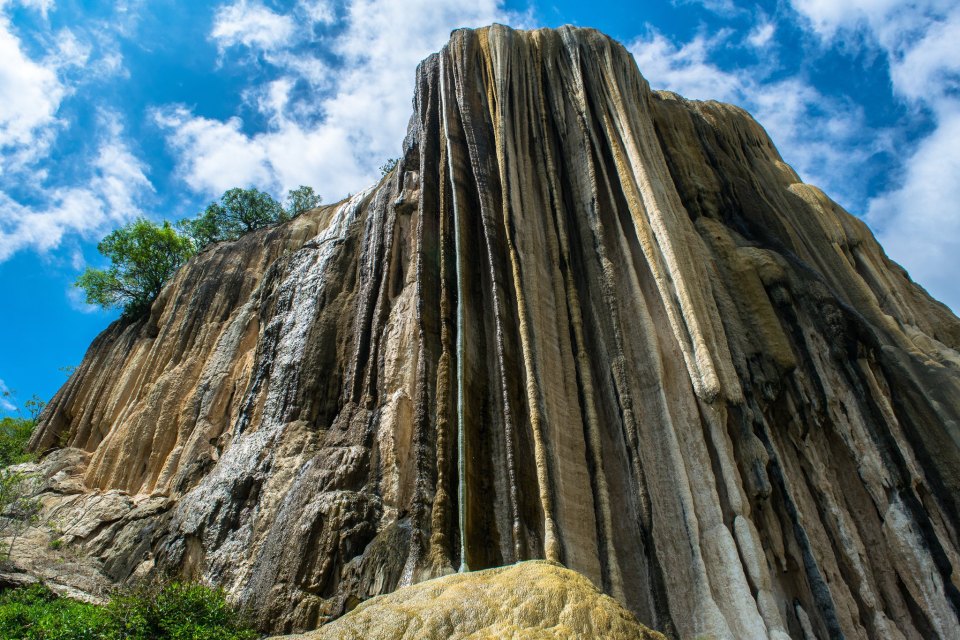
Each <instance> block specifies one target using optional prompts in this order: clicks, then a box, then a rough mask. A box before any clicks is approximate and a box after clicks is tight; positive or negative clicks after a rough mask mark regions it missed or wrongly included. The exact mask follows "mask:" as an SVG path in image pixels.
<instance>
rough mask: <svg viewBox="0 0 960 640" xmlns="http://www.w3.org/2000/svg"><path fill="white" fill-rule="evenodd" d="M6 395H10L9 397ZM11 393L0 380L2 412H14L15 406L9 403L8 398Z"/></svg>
mask: <svg viewBox="0 0 960 640" xmlns="http://www.w3.org/2000/svg"><path fill="white" fill-rule="evenodd" d="M7 394H10V395H9V396H8V395H7ZM12 395H13V392H12V391H10V389H9V388H8V387H7V385H6V383H5V382H4V381H3V379H2V378H0V409H2V410H4V411H16V410H17V405H15V404H13V403H12V402H10V400H9V397H10V396H12Z"/></svg>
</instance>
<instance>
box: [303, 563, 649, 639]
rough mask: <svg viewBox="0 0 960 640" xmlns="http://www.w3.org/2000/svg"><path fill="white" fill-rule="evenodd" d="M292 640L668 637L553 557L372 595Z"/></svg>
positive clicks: (449, 576) (455, 575)
mask: <svg viewBox="0 0 960 640" xmlns="http://www.w3.org/2000/svg"><path fill="white" fill-rule="evenodd" d="M287 638H288V640H293V639H294V638H299V639H301V640H355V639H356V640H359V639H361V638H362V639H364V640H388V639H389V640H406V639H411V640H412V639H413V638H417V639H418V640H430V639H434V638H435V639H437V640H447V639H448V638H449V639H451V640H453V639H456V638H462V639H465V638H477V639H479V638H498V639H499V638H516V639H521V638H522V639H524V640H526V639H531V640H532V639H534V638H609V639H616V638H629V639H630V640H641V639H642V640H647V639H649V640H663V639H664V636H663V635H662V634H660V633H657V632H656V631H651V630H650V629H647V628H646V627H644V626H643V625H642V624H640V623H639V622H637V619H636V618H634V617H633V615H632V614H631V613H630V612H629V611H627V610H626V609H625V608H623V606H621V605H620V603H619V602H617V601H616V600H614V599H613V598H611V597H610V596H607V595H604V594H602V593H600V591H599V590H598V589H597V588H596V587H595V586H593V584H592V583H591V582H590V581H589V580H587V579H586V578H585V577H584V576H582V575H580V574H579V573H577V572H576V571H571V570H570V569H565V568H564V567H562V566H560V565H558V564H554V563H551V562H546V561H541V560H532V561H529V562H521V563H518V564H515V565H511V566H509V567H500V568H497V569H487V570H486V571H475V572H471V573H457V574H453V575H448V576H444V577H442V578H437V579H435V580H428V581H427V582H421V583H420V584H415V585H412V586H409V587H404V588H403V589H399V590H397V591H395V592H393V593H391V594H389V595H385V596H380V597H377V598H373V599H371V600H367V601H366V602H364V603H363V604H361V605H360V606H358V607H357V608H356V609H354V610H353V611H352V612H351V613H349V614H347V615H346V616H344V617H342V618H340V619H339V620H336V621H334V622H331V623H330V624H328V625H325V626H324V627H321V628H320V629H319V630H317V631H314V632H312V633H308V634H305V635H301V636H287Z"/></svg>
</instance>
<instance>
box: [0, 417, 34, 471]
mask: <svg viewBox="0 0 960 640" xmlns="http://www.w3.org/2000/svg"><path fill="white" fill-rule="evenodd" d="M35 426H36V422H34V421H33V420H27V419H26V418H9V417H7V418H0V468H2V467H8V466H10V465H11V464H20V463H21V462H30V460H32V459H33V456H32V455H31V454H30V453H29V452H28V451H27V443H28V442H30V436H31V435H33V428H34V427H35Z"/></svg>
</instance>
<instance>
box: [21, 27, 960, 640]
mask: <svg viewBox="0 0 960 640" xmlns="http://www.w3.org/2000/svg"><path fill="white" fill-rule="evenodd" d="M958 349H960V321H958V319H957V318H956V317H954V316H953V315H952V314H951V313H950V312H949V311H948V310H947V309H946V308H945V307H944V306H943V305H941V304H939V303H937V302H936V301H934V300H932V299H931V298H930V297H928V296H927V295H926V293H925V292H924V291H923V290H922V289H920V288H919V287H918V286H916V285H915V284H914V283H912V282H911V281H910V279H909V277H908V276H907V274H906V273H905V272H904V271H903V269H901V268H900V267H899V266H897V265H896V264H894V263H893V262H891V261H890V260H889V259H888V258H887V257H886V256H885V255H884V253H883V251H882V249H881V248H880V247H879V246H878V244H877V243H876V241H875V240H874V238H873V236H872V235H871V234H870V232H869V231H868V229H867V227H866V226H865V225H864V224H863V223H862V222H861V221H860V220H858V219H856V218H854V217H852V216H850V215H849V214H847V213H846V212H844V211H843V210H842V209H840V207H838V206H837V205H836V204H835V203H833V202H832V201H831V200H830V199H829V198H827V197H826V196H825V195H824V194H823V193H822V192H821V191H819V190H818V189H816V188H814V187H811V186H809V185H806V184H803V183H802V182H801V181H800V179H799V178H798V177H797V175H796V173H794V172H793V170H791V169H790V167H789V166H787V165H786V164H785V163H784V162H783V160H782V159H781V158H780V156H779V154H778V153H777V151H776V149H775V148H774V146H773V145H772V143H771V142H770V140H769V138H768V137H767V135H766V134H765V133H764V131H763V129H762V128H761V127H760V126H759V125H758V124H757V123H756V122H754V121H753V120H752V119H751V118H750V116H749V115H748V114H747V113H745V112H744V111H742V110H740V109H738V108H735V107H732V106H729V105H725V104H720V103H716V102H691V101H687V100H684V99H683V98H681V97H679V96H676V95H674V94H670V93H663V92H652V91H650V89H649V87H648V85H647V83H646V81H645V80H644V79H643V77H642V76H641V75H640V73H639V71H638V70H637V68H636V65H635V63H634V60H633V58H632V57H631V56H630V54H629V53H628V52H627V51H626V50H625V49H624V48H623V47H622V46H620V45H619V44H617V43H616V42H614V41H612V40H610V39H609V38H607V37H605V36H603V35H601V34H599V33H597V32H595V31H591V30H586V29H574V28H569V27H564V28H561V29H558V30H539V31H527V32H522V31H514V30H511V29H509V28H507V27H503V26H499V25H495V26H492V27H489V28H486V29H480V30H459V31H456V32H454V33H453V35H452V37H451V40H450V42H449V44H448V45H447V46H446V47H444V48H443V50H442V51H440V52H439V53H437V54H434V55H432V56H431V57H429V58H428V59H426V60H425V61H424V62H423V63H422V64H421V65H420V67H419V69H418V71H417V76H416V94H415V98H414V114H413V117H412V119H411V121H410V127H409V133H408V135H407V138H406V141H405V143H404V153H403V157H402V159H401V160H400V162H399V164H398V166H397V168H396V169H395V170H394V171H392V172H391V173H390V174H389V175H388V176H387V177H386V178H384V180H383V181H381V183H380V184H378V185H376V186H375V187H372V188H371V189H369V190H367V191H365V192H363V193H360V194H357V195H355V196H353V197H352V198H350V199H349V200H347V201H345V202H342V203H340V204H337V205H333V206H329V207H324V208H322V209H318V210H314V211H312V212H309V213H307V214H305V215H303V216H301V217H299V218H297V219H295V220H293V221H292V222H289V223H287V224H285V225H282V226H279V227H276V228H272V229H269V230H262V231H259V232H256V233H253V234H250V235H248V236H245V237H244V238H242V239H240V240H239V241H237V242H235V243H230V244H221V245H217V246H215V247H213V248H212V249H210V250H208V251H205V252H204V253H202V254H200V255H199V256H197V257H196V258H194V259H193V260H192V261H191V262H190V263H189V264H187V265H186V266H185V267H184V268H182V269H181V270H180V271H179V272H178V274H177V275H176V277H175V278H174V280H173V281H172V282H170V283H169V284H168V286H167V287H166V288H165V289H164V291H163V293H162V294H161V296H160V298H159V299H158V300H157V301H156V302H155V303H154V305H153V308H152V311H151V314H150V315H149V317H147V318H143V319H142V320H138V321H136V322H126V321H118V322H117V323H114V324H113V325H111V327H110V328H108V329H107V330H106V331H105V332H104V333H103V334H102V335H101V336H99V337H98V338H97V340H96V341H95V342H94V343H93V345H92V346H91V348H90V350H89V352H88V353H87V356H86V358H85V359H84V361H83V364H82V365H81V366H80V367H79V368H78V370H77V371H76V372H75V373H74V375H73V376H72V377H71V379H70V380H69V382H68V383H67V384H66V385H65V386H64V387H63V388H62V389H61V390H60V392H59V393H58V394H57V395H56V397H55V398H54V400H53V401H52V402H51V403H50V404H49V406H48V407H47V410H46V411H45V412H44V414H43V416H42V420H41V425H40V428H39V430H38V432H37V434H36V436H35V438H34V442H33V445H34V446H35V448H37V449H38V450H46V449H48V448H50V447H52V446H54V445H56V444H57V443H66V444H67V445H68V446H69V447H73V448H76V449H81V450H84V451H86V452H88V455H75V456H73V457H72V458H70V459H71V460H74V461H75V464H76V465H77V466H75V468H74V473H75V474H81V473H82V480H83V484H82V488H81V489H77V490H75V491H72V492H69V493H66V494H65V493H63V492H61V493H56V492H55V491H51V492H50V493H49V494H48V495H47V497H46V498H45V500H46V504H47V505H48V511H49V513H51V514H54V515H55V516H56V515H58V514H59V517H61V518H64V519H68V520H70V518H73V520H70V522H74V521H79V520H82V518H81V517H80V516H76V515H69V514H76V513H79V512H80V511H82V506H83V505H84V504H87V503H89V502H91V501H95V500H96V501H99V502H98V504H111V505H113V504H116V505H118V506H116V507H115V508H113V507H112V510H111V511H109V514H108V515H109V517H108V516H104V519H103V521H102V522H101V523H100V524H99V525H97V526H96V527H93V526H91V527H88V529H89V530H87V529H84V530H83V533H82V535H81V534H80V533H78V534H77V535H74V536H72V538H71V539H70V540H69V542H70V544H75V545H81V546H83V548H85V549H87V550H88V553H89V554H90V555H91V557H92V558H93V561H95V562H97V563H99V564H98V566H99V567H100V570H101V571H102V572H103V573H104V574H105V575H107V576H109V578H110V579H111V580H114V581H123V580H127V579H129V578H130V577H131V576H140V575H144V574H149V573H151V572H156V571H161V570H162V571H168V570H173V571H179V572H183V573H185V574H187V575H191V576H195V577H199V578H202V579H205V580H208V581H211V582H213V583H217V584H221V585H223V586H224V587H225V588H226V589H227V590H228V591H229V592H230V593H231V594H232V596H233V597H234V598H235V599H236V600H237V601H239V602H240V603H242V604H243V605H245V606H248V607H251V608H252V609H253V610H254V611H256V612H257V615H258V616H259V620H260V622H261V624H262V625H263V626H264V627H265V628H272V629H273V630H277V631H282V630H300V629H306V628H312V627H314V626H316V625H317V624H319V623H322V622H324V621H326V620H328V619H330V618H332V617H336V616H339V615H341V614H342V613H343V612H345V611H347V610H349V609H351V608H353V607H354V606H355V605H356V604H357V603H358V602H359V601H361V600H364V599H366V598H368V597H370V596H372V595H376V594H382V593H387V592H390V591H393V590H394V589H396V588H397V587H398V586H401V585H406V584H411V583H415V582H420V581H422V580H424V579H427V578H431V577H435V576H439V575H442V574H445V573H452V572H454V571H456V570H457V569H459V568H461V567H463V568H466V567H469V568H470V569H484V568H489V567H495V566H500V565H506V564H511V563H514V562H517V561H519V560H524V559H530V558H547V559H552V560H557V561H560V562H562V563H563V564H565V565H566V566H567V567H570V568H572V569H575V570H577V571H579V572H580V573H582V574H583V575H585V576H587V577H588V578H589V579H590V580H591V581H592V582H593V583H594V584H596V585H597V586H598V587H600V588H601V589H603V590H604V591H605V592H607V593H608V594H610V595H612V596H613V597H614V598H616V599H617V600H619V601H620V602H622V603H623V604H624V605H625V606H626V607H627V608H628V609H630V610H631V611H632V612H633V613H635V614H636V615H637V616H638V618H639V619H640V620H641V621H643V622H644V623H646V624H648V625H649V626H651V627H653V628H656V629H658V630H661V631H663V632H664V633H665V634H666V635H668V636H672V637H677V638H696V637H712V638H738V639H746V638H784V637H788V636H789V637H796V638H804V637H807V638H811V637H817V638H840V637H844V638H881V637H882V638H931V637H941V638H958V637H960V632H958V629H960V623H958V610H960V590H958V585H960V575H958V571H957V568H958V567H960V555H958V550H960V544H958V527H960V505H958V498H960V353H958ZM57 459H66V458H64V457H63V456H60V457H59V458H57ZM51 486H53V485H51ZM57 486H59V485H57ZM109 496H114V498H110V500H112V502H104V501H105V500H106V499H107V497H109ZM124 505H126V506H124ZM145 505H146V506H145ZM151 505H152V506H151ZM148 507H150V508H148ZM138 509H139V511H138ZM104 511H105V512H106V510H104ZM86 517H87V518H88V519H89V516H86Z"/></svg>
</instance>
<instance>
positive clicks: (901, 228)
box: [867, 110, 960, 310]
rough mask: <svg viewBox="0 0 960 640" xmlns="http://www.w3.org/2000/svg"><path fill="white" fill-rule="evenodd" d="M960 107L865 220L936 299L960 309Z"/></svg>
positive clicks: (945, 119)
mask: <svg viewBox="0 0 960 640" xmlns="http://www.w3.org/2000/svg"><path fill="white" fill-rule="evenodd" d="M958 176H960V110H958V111H956V112H951V113H944V114H942V115H941V120H940V124H939V126H938V127H937V129H936V130H935V131H934V132H933V133H932V134H931V135H930V136H928V137H926V138H925V139H924V140H922V141H921V142H920V144H919V145H918V147H917V150H916V152H915V153H914V154H913V155H912V156H910V158H909V159H908V160H907V162H906V172H905V175H904V179H903V182H902V184H901V185H900V186H899V187H898V188H896V189H894V190H891V191H889V192H887V193H885V194H883V195H881V196H880V197H878V198H875V199H874V200H873V201H872V202H871V203H870V211H869V214H868V215H867V221H868V222H869V223H870V224H871V226H873V227H874V228H875V229H877V230H878V234H877V235H878V237H879V239H880V242H881V244H882V245H883V247H884V249H885V250H886V251H887V254H888V255H889V256H890V257H891V258H892V259H894V260H895V261H897V262H899V263H900V264H902V265H903V266H904V267H906V268H907V270H908V271H909V272H910V275H911V276H912V277H913V279H914V280H916V281H917V282H919V283H920V284H922V285H923V286H924V287H926V289H927V291H928V292H930V294H931V295H933V296H934V297H935V298H938V299H939V300H941V301H943V302H945V303H946V304H948V305H950V306H951V307H952V308H953V309H954V310H960V287H958V286H957V274H958V273H960V205H958V203H960V180H958Z"/></svg>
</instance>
